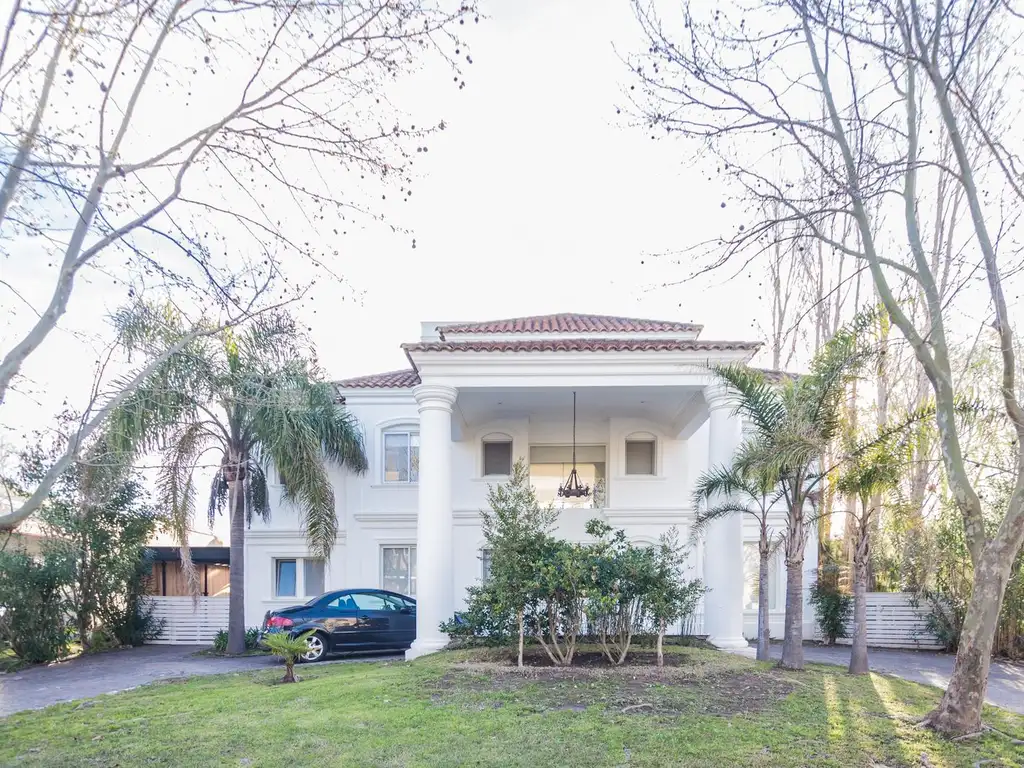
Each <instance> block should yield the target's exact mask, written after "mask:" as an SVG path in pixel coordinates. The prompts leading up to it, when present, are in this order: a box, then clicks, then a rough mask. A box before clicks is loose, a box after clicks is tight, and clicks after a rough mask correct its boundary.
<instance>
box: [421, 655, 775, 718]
mask: <svg viewBox="0 0 1024 768" xmlns="http://www.w3.org/2000/svg"><path fill="white" fill-rule="evenodd" d="M655 659H656V655H655V654H654V653H648V652H640V653H636V654H630V656H629V657H628V658H627V660H626V663H625V664H623V665H622V666H613V665H611V663H610V662H609V661H608V660H607V658H606V657H605V656H604V655H603V654H601V653H599V652H589V651H588V652H585V653H577V654H576V655H575V656H574V657H573V665H572V666H571V667H562V666H555V665H553V664H552V662H551V660H550V659H549V658H548V656H547V654H545V653H544V652H543V651H539V652H538V651H536V650H533V649H531V651H530V652H529V653H527V654H526V655H525V656H524V659H523V661H524V664H525V666H524V667H523V668H522V669H520V668H518V667H516V666H515V657H514V656H513V657H510V658H509V659H508V660H505V659H504V658H503V659H502V660H501V661H495V662H486V661H480V662H473V661H469V662H461V663H458V664H454V665H452V667H451V668H450V669H449V670H448V671H447V672H446V673H445V675H444V676H443V677H441V678H440V679H439V680H436V681H435V682H434V683H433V686H432V691H431V700H432V701H433V702H434V703H435V704H436V705H439V706H447V705H451V704H456V703H461V704H462V705H464V706H470V707H472V708H474V709H487V708H492V707H501V706H504V705H505V704H516V705H519V706H524V707H527V708H529V709H531V710H536V711H563V710H568V711H573V712H582V711H585V710H586V709H588V708H589V707H593V706H599V707H602V708H603V710H604V712H605V713H607V714H610V715H618V714H625V715H655V716H662V717H678V716H681V715H685V714H709V715H720V716H733V715H738V714H742V713H747V712H759V711H761V710H763V709H765V708H767V707H769V706H771V705H772V704H773V703H775V702H777V701H779V700H781V699H783V698H785V697H786V696H788V695H789V694H790V693H792V691H793V689H794V688H795V684H794V683H793V682H791V681H790V680H788V679H786V678H785V677H780V676H778V675H773V674H770V673H763V672H758V671H754V670H746V669H744V670H732V671H728V670H709V671H708V673H707V674H701V673H700V670H699V668H697V667H696V666H695V665H694V663H693V661H692V660H691V659H690V658H689V657H688V656H687V655H686V654H685V653H672V654H668V653H667V654H665V666H664V667H657V666H655ZM492 694H493V695H497V696H499V697H500V699H501V700H497V699H495V698H494V696H492Z"/></svg>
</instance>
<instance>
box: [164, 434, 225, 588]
mask: <svg viewBox="0 0 1024 768" xmlns="http://www.w3.org/2000/svg"><path fill="white" fill-rule="evenodd" d="M216 445H217V443H216V439H215V437H214V436H213V435H211V433H210V432H209V431H208V430H207V429H206V427H205V425H204V424H203V423H202V422H194V423H192V424H187V425H185V426H184V427H182V428H181V429H179V430H178V431H177V432H176V433H175V434H174V435H173V439H172V440H171V441H170V445H169V446H168V448H167V449H166V450H165V451H164V455H163V461H162V462H161V463H162V467H161V469H160V473H159V475H158V476H157V480H156V489H157V498H158V500H159V504H160V505H161V507H162V508H163V509H164V510H165V511H166V513H167V515H168V517H169V519H170V521H171V522H170V526H171V530H172V532H173V534H174V536H175V538H176V539H177V540H178V545H179V546H180V547H181V569H182V571H183V572H184V574H185V577H186V580H187V581H188V585H189V592H190V594H192V595H193V596H198V594H199V591H200V587H199V574H198V572H197V571H196V568H195V564H194V563H193V562H192V556H191V552H190V550H189V544H188V532H189V529H190V528H191V522H192V519H193V517H194V516H195V496H196V494H195V482H194V474H195V468H196V463H197V462H198V461H199V458H200V457H201V456H202V455H203V454H204V453H206V452H207V451H208V450H211V448H215V447H216Z"/></svg>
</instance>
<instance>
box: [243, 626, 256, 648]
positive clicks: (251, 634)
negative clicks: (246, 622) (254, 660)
mask: <svg viewBox="0 0 1024 768" xmlns="http://www.w3.org/2000/svg"><path fill="white" fill-rule="evenodd" d="M259 642H260V628H259V627H249V628H248V629H247V630H245V650H247V651H255V650H256V648H257V647H258V646H259Z"/></svg>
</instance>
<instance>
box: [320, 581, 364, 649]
mask: <svg viewBox="0 0 1024 768" xmlns="http://www.w3.org/2000/svg"><path fill="white" fill-rule="evenodd" d="M322 613H323V623H324V627H326V628H327V630H328V631H329V632H330V633H331V650H332V651H346V650H358V649H359V648H360V647H362V646H365V645H366V644H367V642H368V641H367V633H366V628H367V622H366V621H364V620H362V619H360V611H359V607H358V606H357V605H356V603H355V601H354V600H353V599H352V595H351V593H347V592H346V593H343V594H340V595H338V596H336V597H332V598H330V599H329V600H328V601H327V604H326V606H325V607H324V608H323V609H322Z"/></svg>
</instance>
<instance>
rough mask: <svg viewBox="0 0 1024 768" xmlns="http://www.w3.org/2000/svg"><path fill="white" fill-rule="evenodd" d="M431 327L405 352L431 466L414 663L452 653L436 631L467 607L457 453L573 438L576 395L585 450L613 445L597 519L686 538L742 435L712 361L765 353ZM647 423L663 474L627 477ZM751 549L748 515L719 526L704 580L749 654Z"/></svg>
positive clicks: (421, 515) (707, 621)
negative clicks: (632, 449) (466, 446)
mask: <svg viewBox="0 0 1024 768" xmlns="http://www.w3.org/2000/svg"><path fill="white" fill-rule="evenodd" d="M428 325H429V324H424V327H425V334H424V339H423V340H422V341H421V342H419V343H416V344H407V345H405V346H404V349H405V352H406V354H407V356H408V357H409V360H410V362H411V363H412V365H413V367H414V369H415V371H416V373H417V374H418V378H419V382H420V383H419V384H418V385H417V386H415V387H414V388H413V390H412V393H413V396H414V397H415V400H416V404H417V409H418V412H419V457H420V458H419V483H418V491H417V494H418V511H417V522H416V525H417V529H416V531H417V533H416V548H417V552H418V561H419V564H420V565H419V572H418V577H417V580H418V584H417V603H418V607H417V638H416V641H415V643H414V644H413V646H412V648H411V649H410V650H409V651H408V652H407V657H408V658H415V657H417V656H420V655H423V654H426V653H431V652H433V651H436V650H439V649H441V648H443V647H444V646H445V645H446V644H447V642H448V638H447V637H446V636H444V635H443V634H442V633H441V632H440V630H439V628H438V627H439V625H440V624H441V622H443V621H445V620H447V619H449V618H450V617H451V615H452V613H453V611H454V610H455V608H456V605H457V596H456V586H455V585H456V583H457V580H456V579H455V578H454V573H453V569H454V567H455V565H454V564H455V563H456V561H457V559H458V556H459V553H458V552H456V551H455V549H454V541H455V540H454V537H453V532H454V530H455V526H456V525H458V524H459V519H458V518H460V517H463V516H467V515H470V514H471V513H472V510H468V509H467V510H463V509H460V507H461V506H463V505H462V503H461V502H460V500H457V499H454V498H453V480H454V482H455V483H456V484H458V483H459V482H460V478H461V474H464V468H463V467H461V466H456V464H457V462H453V456H454V457H457V456H459V455H463V454H465V455H469V454H468V453H466V452H465V451H462V452H459V451H455V450H454V449H455V447H457V446H460V444H462V443H465V442H466V441H469V440H479V439H480V437H481V435H482V434H483V433H485V432H486V431H487V430H488V429H491V428H493V427H494V425H499V426H500V425H503V424H504V425H507V427H506V429H507V431H508V433H509V434H510V435H514V438H510V439H514V441H515V443H519V444H518V445H515V448H514V450H515V452H516V455H524V454H525V453H526V452H528V451H529V450H530V449H531V448H535V447H536V446H538V445H551V444H553V443H562V444H565V443H568V442H569V441H570V439H571V432H570V428H571V425H572V393H573V392H576V393H577V396H578V413H577V422H578V427H582V429H580V434H579V435H578V437H577V440H578V442H580V443H581V444H594V445H597V444H603V445H605V446H606V449H607V456H608V459H607V460H608V465H609V469H608V473H607V481H608V498H609V503H608V504H606V505H605V508H603V509H600V510H594V513H595V514H602V515H603V516H604V517H605V519H607V520H608V522H609V523H611V524H612V525H614V526H616V527H620V526H624V525H625V526H628V525H629V524H630V523H634V522H635V523H637V524H643V523H651V522H658V523H660V524H661V525H662V526H663V527H668V526H670V525H677V526H679V527H680V529H681V530H682V531H683V533H684V534H685V533H686V531H687V529H688V526H689V524H690V522H691V521H692V517H693V509H692V501H691V498H690V494H691V490H690V489H691V488H692V482H693V480H694V479H695V478H696V476H697V475H698V474H699V473H700V472H702V471H703V470H704V469H706V468H707V467H708V466H713V465H715V464H719V463H727V462H728V461H730V460H731V458H732V456H733V453H734V451H735V449H736V447H737V446H738V445H739V443H740V441H741V439H742V427H741V423H740V419H739V417H738V416H737V415H736V414H735V413H734V404H735V403H734V401H733V400H732V399H731V398H730V396H729V393H728V392H727V390H726V389H725V388H724V387H723V386H722V385H721V384H720V383H719V381H718V380H717V379H716V377H714V375H713V374H712V373H711V371H710V370H709V366H710V365H713V364H732V363H745V362H747V361H748V360H749V359H750V357H751V356H752V355H753V353H754V352H755V351H756V349H757V346H758V345H757V344H751V343H733V342H702V341H698V340H697V332H698V331H699V328H697V327H696V326H692V327H689V328H683V327H679V328H674V329H670V330H668V331H665V330H662V329H655V330H651V331H648V332H644V331H639V332H637V331H631V332H630V333H629V334H628V335H626V336H622V335H617V334H615V333H614V332H609V333H605V334H594V333H593V332H590V333H588V334H587V335H585V336H584V335H579V334H576V335H573V334H571V333H568V334H562V335H560V336H559V337H558V338H554V339H553V338H551V334H550V333H538V334H537V335H536V337H532V338H531V337H530V336H529V335H528V334H523V333H521V332H519V333H515V332H513V333H507V334H502V333H501V332H500V331H499V332H493V331H487V332H476V331H474V330H469V331H459V330H456V331H454V332H453V329H458V328H466V327H469V328H471V329H472V326H465V325H463V326H444V325H441V324H437V325H435V326H434V328H436V330H437V334H436V337H435V338H431V337H430V335H429V332H428ZM694 329H696V330H694ZM636 428H641V429H646V430H647V431H649V432H650V433H652V434H655V433H656V434H657V435H658V436H659V439H662V440H663V441H664V443H663V446H662V447H661V448H659V450H658V453H657V457H658V471H657V472H652V476H650V477H646V478H637V477H627V476H625V475H626V473H625V472H624V471H623V469H622V462H621V458H622V457H621V454H622V451H623V450H624V448H623V440H625V439H626V437H627V436H628V435H629V434H630V431H631V430H634V429H636ZM705 441H706V442H705ZM524 442H525V444H523V443H524ZM456 492H457V493H458V492H459V491H458V490H457V488H456ZM474 498H477V497H474ZM467 506H468V505H467ZM591 516H593V515H591ZM742 548H743V521H742V519H741V516H739V515H733V516H729V517H727V518H725V519H723V520H720V521H717V522H716V523H714V524H713V525H712V526H711V527H710V528H709V529H708V531H707V533H706V535H705V537H704V551H703V557H702V558H701V560H702V564H701V573H700V576H701V577H702V578H703V579H704V581H705V583H706V585H707V586H708V588H709V590H710V591H709V593H708V594H707V596H706V598H705V604H704V632H705V633H706V634H707V635H708V636H709V639H710V640H711V642H713V643H714V644H715V645H717V646H719V647H723V648H732V647H743V646H746V645H747V642H746V640H745V639H744V637H743V567H742Z"/></svg>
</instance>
